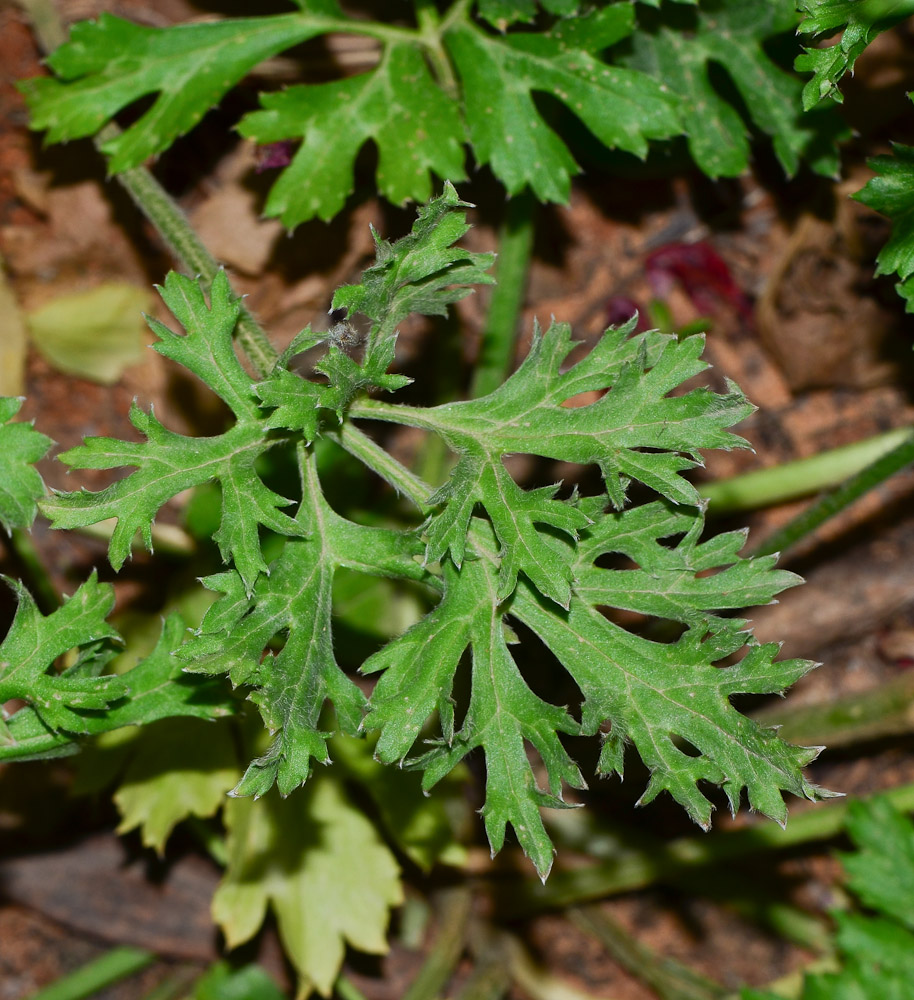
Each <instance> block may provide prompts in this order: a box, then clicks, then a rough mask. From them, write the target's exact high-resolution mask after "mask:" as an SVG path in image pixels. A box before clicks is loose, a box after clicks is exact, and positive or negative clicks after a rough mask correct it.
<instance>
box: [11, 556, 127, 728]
mask: <svg viewBox="0 0 914 1000" xmlns="http://www.w3.org/2000/svg"><path fill="white" fill-rule="evenodd" d="M4 579H7V582H8V583H9V584H10V586H11V587H12V588H13V590H14V591H15V592H16V598H17V600H18V602H19V603H18V607H17V608H16V616H15V617H14V618H13V623H12V625H11V626H10V630H9V632H8V633H7V635H6V638H5V639H4V640H3V642H2V644H0V704H2V703H3V702H5V701H8V700H10V699H11V698H22V699H23V700H24V701H27V702H28V703H29V704H30V705H31V707H32V708H33V709H34V711H35V713H36V714H37V715H38V717H39V719H40V720H41V722H42V723H44V725H45V726H47V727H48V728H50V729H63V730H66V731H67V732H71V733H86V732H88V731H89V727H88V724H87V722H86V720H85V718H84V717H83V716H82V715H81V714H80V712H79V709H104V708H107V707H108V706H109V705H110V704H111V703H112V702H114V701H118V700H119V699H121V698H123V697H124V696H125V695H126V694H127V686H126V684H125V683H124V681H123V680H122V679H121V678H120V677H98V676H95V675H94V672H93V671H92V670H88V669H80V667H81V664H80V663H79V661H77V663H76V664H75V665H74V666H72V667H71V668H70V669H68V670H65V671H64V672H63V673H60V674H53V673H49V671H50V670H51V668H52V666H53V664H54V661H55V660H56V659H57V658H58V657H60V656H63V655H64V653H68V652H70V650H74V649H83V650H86V651H88V652H89V653H90V655H91V654H92V652H93V651H94V647H97V646H98V644H99V643H100V642H101V641H102V640H105V639H117V638H119V637H118V634H117V632H116V631H115V630H114V629H113V628H112V627H111V626H110V625H109V624H108V623H107V622H106V621H105V618H106V617H107V615H108V613H109V612H110V611H111V608H112V607H113V605H114V591H113V589H112V587H111V585H110V584H107V583H99V582H98V579H97V577H96V575H95V573H93V574H92V576H91V577H89V579H88V580H87V581H86V582H85V583H83V584H82V585H81V586H80V587H79V589H78V590H77V591H76V593H75V594H73V595H72V596H71V597H69V598H68V599H67V600H66V601H65V602H64V604H63V605H62V606H61V607H59V608H58V609H57V610H56V611H53V612H51V614H49V615H47V616H45V615H43V614H42V613H41V612H40V611H39V610H38V607H37V605H36V604H35V601H34V599H33V598H32V595H31V594H30V593H29V592H28V590H26V588H25V587H24V586H23V585H22V584H21V583H19V582H18V581H15V580H9V579H8V578H4ZM0 738H2V740H3V742H9V739H10V738H9V736H8V735H7V730H6V726H5V725H3V724H2V723H0Z"/></svg>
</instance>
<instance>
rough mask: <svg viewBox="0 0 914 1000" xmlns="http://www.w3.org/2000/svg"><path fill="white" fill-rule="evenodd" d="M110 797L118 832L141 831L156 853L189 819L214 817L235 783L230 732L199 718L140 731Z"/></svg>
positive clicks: (163, 723) (145, 843) (236, 773)
mask: <svg viewBox="0 0 914 1000" xmlns="http://www.w3.org/2000/svg"><path fill="white" fill-rule="evenodd" d="M133 747H134V756H133V757H132V758H131V761H130V763H129V765H128V766H127V771H126V773H125V775H124V780H123V782H122V783H121V786H120V788H119V789H118V790H117V792H116V793H115V795H114V801H115V803H116V805H117V808H118V810H119V811H120V814H121V823H120V826H118V828H117V832H118V833H126V832H127V831H128V830H134V829H136V828H137V827H139V828H140V831H141V834H142V838H143V844H144V845H145V846H146V847H153V848H155V850H156V851H158V852H159V853H160V854H161V853H162V851H163V850H164V848H165V842H166V841H167V840H168V837H169V835H170V834H171V831H172V830H173V829H174V828H175V826H176V825H177V824H178V823H180V822H181V821H182V820H184V819H187V818H188V816H200V817H202V818H206V817H208V816H213V815H215V813H216V811H217V810H218V809H219V807H220V806H221V805H223V803H225V802H226V801H228V800H227V798H226V796H227V794H228V792H229V791H230V789H231V788H232V787H233V786H234V785H235V784H236V782H237V781H238V778H239V776H240V775H239V770H238V761H237V757H236V754H235V749H234V746H233V744H232V739H231V733H230V732H229V728H228V727H227V726H223V725H218V724H217V725H212V724H209V723H202V722H200V720H198V719H182V718H178V719H167V720H164V721H162V722H160V723H158V724H157V725H155V726H150V727H149V728H147V729H143V730H142V732H141V734H140V735H139V737H138V738H137V739H136V741H135V742H134V744H133Z"/></svg>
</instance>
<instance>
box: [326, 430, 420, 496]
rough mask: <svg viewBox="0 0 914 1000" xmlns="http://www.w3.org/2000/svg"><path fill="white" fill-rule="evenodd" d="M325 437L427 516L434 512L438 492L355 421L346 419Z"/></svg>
mask: <svg viewBox="0 0 914 1000" xmlns="http://www.w3.org/2000/svg"><path fill="white" fill-rule="evenodd" d="M324 434H325V436H326V437H328V438H330V439H331V440H332V441H336V442H337V444H339V445H340V447H342V448H344V449H345V450H346V451H348V452H349V454H350V455H353V456H354V457H355V458H357V459H358V460H359V461H360V462H362V464H363V465H366V466H367V467H368V468H369V469H371V470H372V472H375V473H377V475H379V476H380V477H381V478H382V479H383V480H384V481H385V482H387V483H390V485H391V486H393V488H394V489H395V490H396V491H397V492H398V493H400V494H402V495H403V496H405V497H406V498H407V499H408V500H410V501H411V502H412V503H414V504H415V505H416V507H418V508H419V511H420V512H421V513H422V514H423V515H425V514H429V513H431V507H429V505H428V504H427V503H426V500H427V499H428V497H430V496H431V495H432V493H434V489H433V488H432V487H431V486H429V484H428V483H426V482H424V481H423V480H422V479H420V478H419V477H418V476H417V475H416V474H415V473H414V472H410V471H409V469H407V468H406V466H405V465H401V464H400V463H399V462H398V461H397V460H396V459H395V458H394V457H393V456H392V455H390V454H388V453H387V452H386V451H385V450H384V449H383V448H382V447H381V446H380V445H379V444H376V443H375V442H374V441H372V440H371V438H370V437H369V436H368V435H367V434H366V433H365V432H364V431H360V430H359V429H358V427H355V426H354V425H353V424H352V422H351V421H349V420H346V421H344V423H343V426H342V427H341V428H340V429H339V430H337V431H325V432H324Z"/></svg>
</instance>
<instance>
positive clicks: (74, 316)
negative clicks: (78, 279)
mask: <svg viewBox="0 0 914 1000" xmlns="http://www.w3.org/2000/svg"><path fill="white" fill-rule="evenodd" d="M149 300H150V294H149V290H148V289H147V288H140V287H137V286H136V285H133V284H130V283H128V282H126V281H109V282H105V283H104V284H101V285H97V286H96V287H95V288H90V289H88V290H87V291H78V292H71V293H69V294H67V295H61V296H59V297H57V298H55V299H52V300H51V301H50V302H47V303H45V304H44V305H42V306H39V307H38V308H37V309H33V310H31V311H30V312H29V314H28V317H27V322H28V327H29V336H30V338H31V341H32V343H33V344H34V345H35V347H37V348H38V350H39V351H40V352H41V355H42V357H44V358H45V360H47V361H48V362H49V363H50V364H51V365H52V367H54V368H56V369H57V370H58V371H61V372H66V374H68V375H76V376H77V377H78V378H85V379H90V380H91V381H93V382H99V383H101V384H102V385H113V384H114V383H115V382H117V381H118V380H119V379H120V378H121V376H122V375H123V373H124V369H126V368H128V367H129V366H130V365H135V364H138V363H139V362H140V361H142V360H143V350H144V347H145V339H144V328H143V321H142V315H141V314H142V311H143V309H146V308H148V307H149Z"/></svg>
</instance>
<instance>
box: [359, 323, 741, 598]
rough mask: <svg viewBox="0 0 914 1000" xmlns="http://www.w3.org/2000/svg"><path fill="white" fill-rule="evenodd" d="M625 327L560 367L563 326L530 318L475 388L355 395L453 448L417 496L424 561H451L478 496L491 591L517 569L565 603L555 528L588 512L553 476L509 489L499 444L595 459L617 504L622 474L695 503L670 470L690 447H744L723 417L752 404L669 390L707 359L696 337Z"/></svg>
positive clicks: (731, 396) (693, 453)
mask: <svg viewBox="0 0 914 1000" xmlns="http://www.w3.org/2000/svg"><path fill="white" fill-rule="evenodd" d="M633 327H634V324H633V323H629V324H627V325H626V326H624V327H620V328H618V329H610V330H607V331H606V333H605V334H604V335H603V337H602V338H601V340H600V341H599V342H598V343H597V344H596V346H595V347H594V348H593V349H592V350H591V352H590V353H589V354H588V355H587V356H585V357H584V358H583V359H582V360H580V361H578V362H577V364H574V365H572V366H571V367H570V368H568V369H567V370H563V367H562V366H563V363H564V361H565V359H566V358H567V357H568V355H569V354H570V352H571V351H572V349H573V348H574V347H575V341H573V340H572V338H571V329H570V327H569V326H568V325H567V324H564V323H553V324H552V326H551V327H550V328H549V329H548V330H547V331H546V332H545V334H544V333H542V332H541V331H540V330H539V329H536V330H535V332H534V339H533V344H532V345H531V348H530V351H529V353H528V355H527V357H526V358H525V359H524V362H523V364H522V365H521V367H520V368H519V369H518V370H517V371H516V372H515V373H514V374H513V375H512V376H511V377H510V378H509V379H508V380H507V381H506V382H505V383H504V384H503V385H502V386H500V387H499V388H498V389H497V390H495V392H493V393H490V394H489V395H488V396H485V397H482V398H480V399H474V400H468V401H464V402H458V403H447V404H444V405H442V406H437V407H432V408H429V409H425V410H418V409H415V408H410V407H393V406H389V405H386V404H381V405H379V404H371V403H366V404H363V405H362V407H361V408H360V409H359V410H358V411H357V412H358V413H359V415H365V416H377V417H378V418H379V419H382V420H396V421H397V422H400V423H404V424H412V425H414V426H417V427H425V428H428V429H430V430H434V431H435V432H436V433H438V434H439V435H440V436H441V437H442V438H443V439H444V440H445V442H446V443H447V444H448V446H449V447H450V448H451V449H452V450H453V451H454V452H456V453H457V455H458V456H459V461H458V463H457V466H456V467H455V469H454V471H453V472H452V474H451V477H450V479H449V480H448V482H447V483H446V484H445V485H444V486H442V487H441V489H439V490H438V491H437V492H436V493H435V494H434V495H433V496H432V497H430V499H429V503H431V504H441V505H443V509H442V510H441V512H440V513H437V514H436V515H434V516H433V517H432V519H431V521H430V522H429V525H428V531H427V534H428V548H427V553H426V558H427V560H428V561H429V562H434V561H437V560H439V559H441V558H442V557H443V556H444V555H445V553H448V554H449V555H450V557H451V558H452V559H453V560H454V562H455V564H456V565H457V566H458V567H459V566H462V565H463V561H464V555H465V553H466V537H467V530H468V525H469V523H470V518H471V516H472V515H473V513H474V510H475V509H476V507H477V506H480V505H481V506H482V507H483V508H485V510H486V512H487V514H488V516H489V517H490V519H491V521H492V524H493V525H494V527H495V532H496V535H497V536H498V539H499V541H500V543H501V545H502V564H501V572H500V584H499V595H500V597H501V598H505V597H507V596H508V595H509V594H510V593H511V591H512V590H513V588H514V585H515V583H516V580H517V574H518V573H519V572H523V573H524V574H526V575H527V577H528V578H529V579H530V580H531V581H532V582H533V583H534V584H535V585H536V587H537V588H538V589H539V590H540V592H541V593H543V594H545V595H546V596H547V597H549V598H551V599H552V600H554V601H556V603H558V604H560V605H562V606H563V607H567V606H568V601H569V599H570V595H571V586H572V581H573V572H572V570H571V567H570V565H569V562H568V550H567V549H563V548H562V547H561V546H557V545H556V540H555V533H556V531H558V532H559V533H561V534H562V535H564V536H567V537H570V538H571V539H574V538H576V537H577V534H578V532H579V531H580V530H581V529H582V528H584V527H586V526H587V525H588V524H589V523H590V518H589V517H588V515H587V514H586V513H585V512H584V511H583V510H582V509H581V508H580V507H579V506H578V505H576V503H575V502H574V500H572V501H558V500H556V499H554V495H555V492H556V490H557V487H546V488H541V489H537V490H532V491H526V492H525V491H523V490H522V489H520V487H518V486H517V484H516V483H515V482H514V480H513V479H512V478H511V476H510V474H509V473H508V471H507V470H506V469H505V466H504V463H503V459H504V457H505V456H506V455H512V454H529V455H539V456H541V457H543V458H551V459H555V460H556V461H565V462H576V463H579V464H581V465H589V464H595V465H598V466H599V467H600V468H601V470H602V472H603V476H604V479H605V482H606V487H607V490H608V492H609V496H610V498H611V499H612V501H613V503H614V505H615V506H617V507H621V506H622V505H623V503H624V502H625V495H626V489H627V487H628V484H629V483H630V482H631V480H633V479H637V480H640V481H641V482H643V483H645V484H646V485H648V486H650V487H651V488H652V489H654V490H656V491H657V492H658V493H660V494H661V495H663V496H666V497H668V498H669V499H670V500H672V501H674V502H676V503H687V504H697V503H699V502H700V501H699V497H698V493H697V492H696V490H695V487H694V486H692V485H691V483H689V482H688V481H687V480H686V479H684V478H683V477H682V475H681V473H682V472H683V471H685V470H687V469H690V468H693V467H694V466H695V465H696V464H699V463H700V461H701V458H700V454H699V450H700V449H702V448H732V447H739V446H744V445H745V442H744V441H743V439H742V438H740V437H738V436H737V435H735V434H732V433H731V432H730V431H729V430H728V429H727V428H729V427H731V426H732V425H733V424H735V423H737V422H738V421H739V420H741V419H743V418H744V417H745V416H747V415H748V414H749V413H751V412H752V406H751V405H750V404H749V403H748V402H747V401H746V399H745V397H744V396H743V395H742V393H740V392H739V390H738V389H737V388H736V387H735V386H733V385H732V384H731V385H730V386H729V389H730V391H729V392H728V393H726V394H723V395H722V394H719V393H715V392H712V391H711V390H710V389H707V388H698V389H692V390H691V391H689V392H687V393H685V394H684V395H671V393H672V392H673V390H675V389H677V388H678V387H679V386H680V385H681V384H682V383H683V382H685V381H686V380H687V379H689V378H691V377H692V376H694V375H696V374H698V373H699V372H701V371H703V370H704V369H705V368H706V367H707V364H706V363H705V362H704V361H702V360H701V352H702V349H703V347H704V341H703V338H701V337H698V336H696V337H689V338H687V339H685V340H682V341H678V340H676V339H675V338H674V337H665V336H664V335H662V334H659V333H657V332H656V331H652V332H649V333H645V334H639V335H637V336H634V337H631V336H629V335H630V333H631V331H632V329H633ZM593 392H599V393H601V395H600V396H599V398H598V399H596V400H595V401H594V402H590V403H587V404H586V405H584V406H573V405H572V406H569V405H567V404H568V403H569V401H571V400H574V398H575V397H577V396H580V395H581V394H582V393H593Z"/></svg>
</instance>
